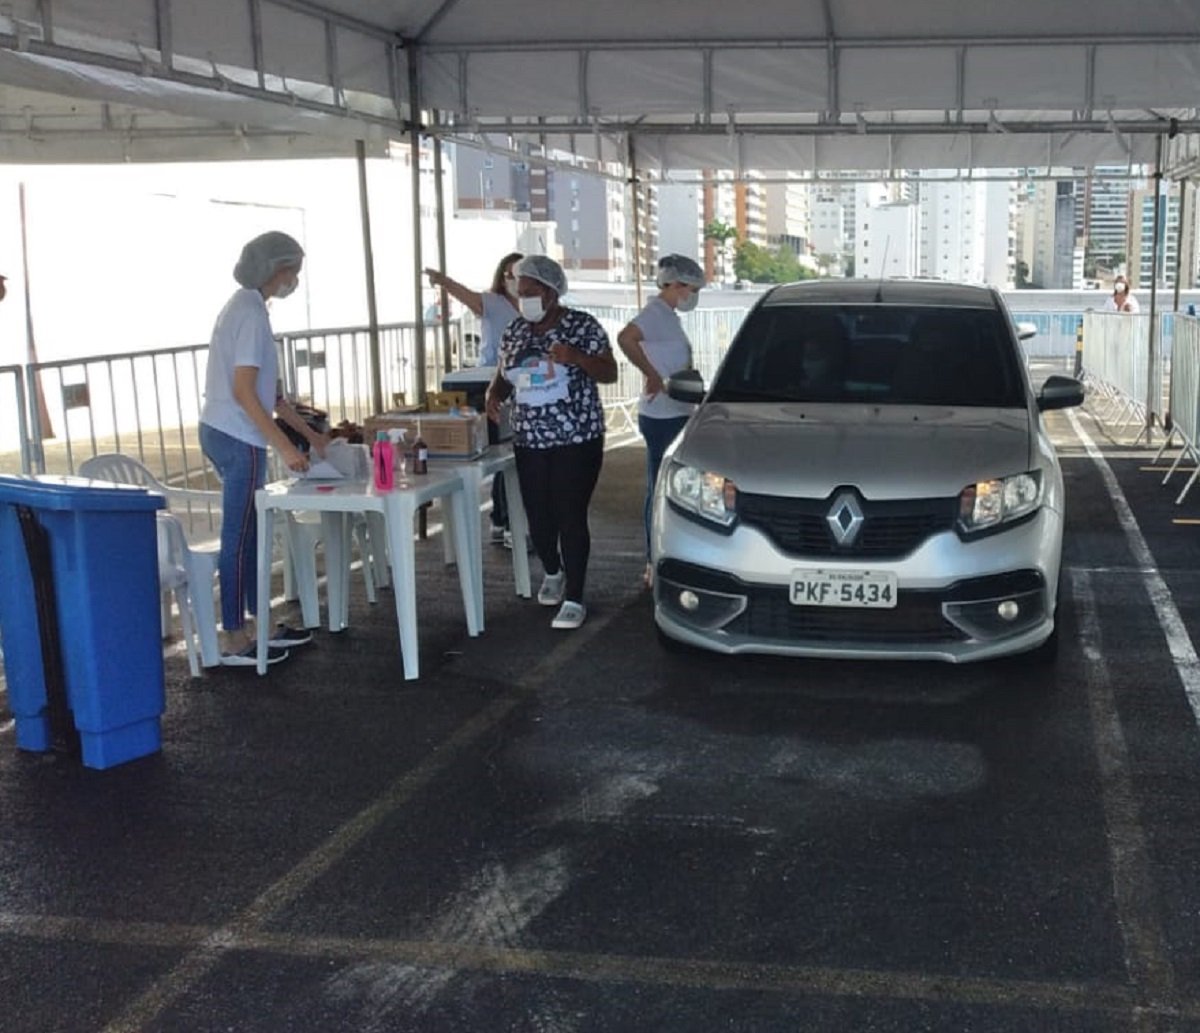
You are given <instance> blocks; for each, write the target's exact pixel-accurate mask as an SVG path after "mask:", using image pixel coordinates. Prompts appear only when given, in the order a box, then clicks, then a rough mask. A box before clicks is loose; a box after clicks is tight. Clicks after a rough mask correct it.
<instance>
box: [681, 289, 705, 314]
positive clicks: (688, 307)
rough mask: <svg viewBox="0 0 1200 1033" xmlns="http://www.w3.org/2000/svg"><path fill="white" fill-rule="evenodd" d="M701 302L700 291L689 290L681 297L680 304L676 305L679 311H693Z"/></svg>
mask: <svg viewBox="0 0 1200 1033" xmlns="http://www.w3.org/2000/svg"><path fill="white" fill-rule="evenodd" d="M699 303H700V293H699V292H698V291H688V292H687V294H685V295H684V296H683V297H682V298H680V299H679V304H678V305H676V306H675V311H677V312H691V311H692V309H694V308H695V307H696V306H697V305H698V304H699Z"/></svg>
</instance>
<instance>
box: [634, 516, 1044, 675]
mask: <svg viewBox="0 0 1200 1033" xmlns="http://www.w3.org/2000/svg"><path fill="white" fill-rule="evenodd" d="M653 546H654V553H653V554H654V566H655V583H654V616H655V621H656V622H657V624H658V626H659V628H660V629H661V630H662V631H663V633H664V634H666V635H667V636H668V637H670V638H672V639H675V640H677V641H680V642H683V643H687V644H689V645H693V646H699V647H701V648H704V649H710V650H714V651H716V652H721V653H773V654H778V655H785V656H814V657H844V658H858V659H910V660H942V661H948V662H951V663H964V662H969V661H975V660H986V659H990V658H993V657H1000V656H1005V655H1009V654H1013V653H1020V652H1024V651H1027V650H1030V649H1033V648H1035V647H1036V646H1038V645H1040V644H1041V643H1042V642H1044V641H1045V640H1046V639H1047V638H1049V636H1050V634H1051V633H1052V632H1053V630H1054V610H1055V604H1056V602H1057V584H1058V572H1059V564H1060V556H1061V548H1062V520H1061V516H1060V515H1059V514H1058V513H1057V512H1055V511H1053V510H1050V509H1048V508H1045V507H1043V508H1042V509H1041V510H1039V512H1038V513H1037V514H1036V515H1035V516H1034V517H1033V518H1031V519H1028V520H1026V521H1024V522H1022V523H1020V524H1018V525H1016V526H1013V527H1011V528H1008V529H1006V530H1004V531H1001V532H998V533H994V534H992V535H989V536H986V537H983V538H979V539H975V540H972V541H963V540H961V539H960V538H959V537H958V536H957V534H955V533H953V532H945V533H940V534H936V535H933V536H932V537H930V538H929V539H927V540H926V541H925V542H924V543H923V544H922V545H920V546H919V547H918V548H917V549H915V550H913V552H911V553H910V554H909V555H907V556H905V557H903V558H900V559H894V560H886V561H880V560H862V559H853V558H850V559H830V558H825V557H822V558H814V559H808V558H798V557H793V556H787V555H784V554H782V553H781V552H780V551H779V550H778V549H777V548H776V547H775V546H774V544H773V543H772V542H771V541H770V540H769V539H768V538H767V537H766V536H765V535H763V534H762V533H760V532H759V531H757V530H755V529H754V528H749V527H735V528H734V530H733V531H732V532H731V533H729V534H722V533H720V532H719V531H714V530H710V529H709V528H707V527H705V526H703V525H701V524H699V523H698V522H697V521H695V520H693V519H689V518H688V517H685V516H683V515H682V514H680V513H679V512H677V511H675V510H674V509H673V508H671V507H670V506H669V505H667V504H666V503H665V502H664V501H663V499H662V498H661V496H660V497H659V498H658V499H656V512H655V535H654V542H653ZM839 567H840V568H845V569H853V570H871V571H878V572H884V571H887V572H891V573H893V574H895V576H896V581H897V586H898V595H897V604H896V606H895V607H894V608H888V609H864V608H847V607H820V606H799V605H794V604H792V603H791V601H790V587H791V583H792V579H793V577H794V575H795V573H796V572H797V571H800V570H805V569H825V570H828V569H831V568H839ZM1005 601H1012V602H1015V603H1016V609H1017V616H1016V617H1014V618H1011V619H1004V618H1002V617H1000V616H999V613H998V606H999V604H1000V603H1001V602H1005ZM1009 609H1011V608H1009Z"/></svg>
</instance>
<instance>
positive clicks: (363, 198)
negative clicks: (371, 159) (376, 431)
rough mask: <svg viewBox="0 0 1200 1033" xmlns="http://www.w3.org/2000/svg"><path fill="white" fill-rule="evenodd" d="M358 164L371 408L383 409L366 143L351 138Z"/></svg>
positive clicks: (381, 410)
mask: <svg viewBox="0 0 1200 1033" xmlns="http://www.w3.org/2000/svg"><path fill="white" fill-rule="evenodd" d="M354 156H355V158H356V161H357V165H358V209H359V212H360V214H361V216H362V239H363V265H364V267H365V269H366V278H367V335H368V337H369V339H370V344H369V346H368V347H369V361H370V365H371V411H372V412H376V413H379V412H383V376H382V363H381V358H380V351H379V309H378V307H377V306H376V304H375V251H374V249H373V248H372V246H371V200H370V196H369V194H368V192H367V145H366V143H365V141H363V140H355V141H354Z"/></svg>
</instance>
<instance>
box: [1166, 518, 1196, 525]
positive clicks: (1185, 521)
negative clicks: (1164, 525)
mask: <svg viewBox="0 0 1200 1033" xmlns="http://www.w3.org/2000/svg"><path fill="white" fill-rule="evenodd" d="M1171 523H1173V524H1182V525H1184V526H1185V527H1195V526H1196V525H1197V524H1200V520H1196V519H1195V518H1193V517H1175V518H1174V519H1173V520H1172V521H1171Z"/></svg>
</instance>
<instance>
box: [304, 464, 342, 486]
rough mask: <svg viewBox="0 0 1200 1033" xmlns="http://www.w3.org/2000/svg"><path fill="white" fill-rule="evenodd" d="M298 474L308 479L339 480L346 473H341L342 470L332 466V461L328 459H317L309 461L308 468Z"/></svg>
mask: <svg viewBox="0 0 1200 1033" xmlns="http://www.w3.org/2000/svg"><path fill="white" fill-rule="evenodd" d="M300 476H301V477H305V478H307V479H308V480H310V481H340V480H343V479H344V478H345V476H346V475H345V474H344V473H342V471H341V470H339V469H338V468H337V467H336V466H334V465H333V463H331V462H330V461H329V460H328V459H317V460H316V461H314V462H312V463H309V464H308V469H307V470H305V471H304V472H303V473H302V474H301V475H300Z"/></svg>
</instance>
